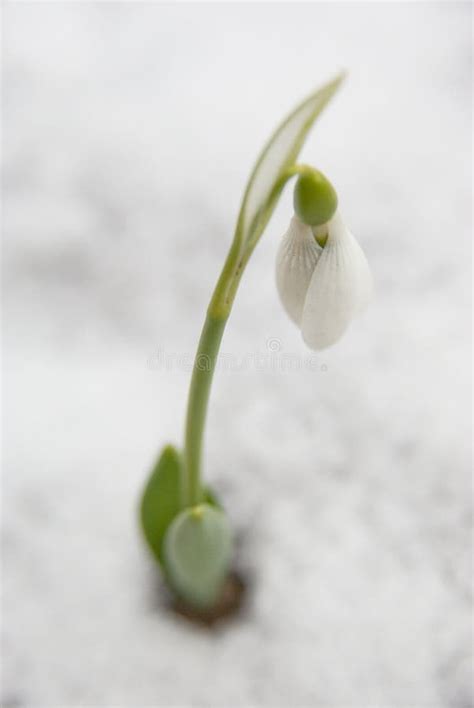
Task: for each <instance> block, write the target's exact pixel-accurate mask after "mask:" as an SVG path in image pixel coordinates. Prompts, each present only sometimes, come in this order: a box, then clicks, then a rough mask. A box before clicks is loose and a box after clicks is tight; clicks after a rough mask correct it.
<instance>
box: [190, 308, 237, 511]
mask: <svg viewBox="0 0 474 708" xmlns="http://www.w3.org/2000/svg"><path fill="white" fill-rule="evenodd" d="M226 322H227V317H224V318H220V319H219V318H215V317H213V316H212V315H211V314H210V313H208V315H207V317H206V320H205V322H204V327H203V330H202V334H201V338H200V340H199V344H198V349H197V352H196V357H195V360H194V366H193V374H192V378H191V387H190V389H189V400H188V410H187V414H186V431H185V445H184V470H185V474H184V480H183V486H184V489H183V502H184V505H185V506H194V505H196V504H199V503H200V502H201V501H202V489H201V457H202V439H203V432H204V424H205V422H206V413H207V404H208V401H209V394H210V391H211V383H212V377H213V375H214V370H215V366H216V360H217V354H218V351H219V346H220V343H221V339H222V335H223V333H224V329H225V325H226Z"/></svg>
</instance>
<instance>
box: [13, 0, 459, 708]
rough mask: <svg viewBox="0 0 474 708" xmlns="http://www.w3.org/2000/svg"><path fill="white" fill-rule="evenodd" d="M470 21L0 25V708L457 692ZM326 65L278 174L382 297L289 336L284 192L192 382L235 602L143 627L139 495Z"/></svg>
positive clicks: (171, 18) (174, 16) (102, 16)
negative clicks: (279, 273) (270, 180)
mask: <svg viewBox="0 0 474 708" xmlns="http://www.w3.org/2000/svg"><path fill="white" fill-rule="evenodd" d="M470 14H471V10H470V6H469V5H468V4H467V3H466V4H462V3H449V4H448V3H446V4H435V3H432V4H431V3H430V4H427V3H419V4H408V3H391V4H374V3H341V4H339V3H334V4H326V3H320V4H319V3H316V4H292V5H290V4H278V5H273V4H267V3H265V4H242V5H236V4H229V5H217V4H193V5H190V4H159V3H156V4H155V3H131V2H130V3H105V2H104V3H85V4H79V3H48V4H46V3H38V4H34V3H30V4H26V3H15V4H13V3H11V4H9V5H6V6H5V7H4V23H5V32H4V70H5V76H4V110H3V123H4V229H5V238H4V248H3V264H4V292H5V306H4V343H5V348H4V414H5V415H4V440H5V442H4V480H3V526H4V531H3V563H4V579H3V603H4V613H3V615H4V619H3V634H4V640H3V641H4V646H3V656H4V681H3V684H4V685H3V693H4V696H3V705H4V706H5V708H14V707H15V708H18V707H19V706H23V707H25V708H26V707H28V708H30V707H31V708H33V707H36V706H64V707H69V706H101V707H102V706H107V707H109V706H123V707H127V708H138V707H140V706H148V707H150V706H160V707H165V706H181V707H186V708H187V707H188V706H202V707H205V708H214V707H215V708H231V707H234V706H235V707H237V706H238V707H242V708H254V707H260V706H262V707H263V706H268V707H269V708H270V707H272V708H273V707H277V706H281V707H285V708H287V707H289V706H292V707H294V708H309V707H310V706H311V707H313V706H315V707H317V708H368V707H369V706H370V707H371V708H372V707H374V708H375V706H377V707H378V708H401V707H403V708H409V707H416V708H422V707H428V706H430V708H434V707H436V708H441V707H443V708H445V707H446V708H448V707H453V708H467V706H469V705H472V700H473V693H472V685H471V678H470V668H471V665H470V658H469V652H470V631H469V626H470V618H471V605H470V601H471V580H470V576H471V571H472V567H471V560H470V558H471V545H470V510H471V509H470V504H471V502H470V497H471V494H470V492H471V481H470V451H471V450H470V407H469V395H468V384H469V381H470V344H469V319H468V318H469V314H470V299H469V284H470V271H469V263H468V260H469V258H468V257H469V254H470V232H471V220H470V178H471V164H470V148H471V143H470V90H471V68H470V53H471V45H470V41H471V38H470ZM341 67H347V68H348V69H349V71H350V76H349V79H348V81H347V84H346V86H345V87H344V89H343V90H342V91H341V94H340V95H339V96H338V97H337V98H336V99H335V101H334V103H333V104H332V105H331V107H330V108H329V109H328V110H327V112H326V113H325V115H324V116H323V117H322V118H321V120H320V122H319V123H318V125H317V126H316V129H315V131H314V133H313V134H312V137H311V138H310V140H309V141H308V143H307V145H306V146H305V148H304V150H303V154H302V160H303V161H305V162H308V163H312V164H314V165H315V166H317V167H318V168H319V169H321V170H322V171H323V172H325V173H326V174H327V175H328V176H329V178H330V179H331V181H332V182H333V184H335V185H336V187H337V189H338V193H339V198H340V204H341V209H343V213H344V216H345V219H346V221H347V222H348V224H349V226H350V228H351V230H352V231H353V232H354V233H355V234H356V236H357V237H358V238H359V240H360V242H361V244H362V245H363V248H364V250H365V252H366V253H367V256H368V258H369V261H370V263H371V266H372V268H373V272H374V276H375V281H376V291H377V292H376V298H375V300H374V303H373V304H372V306H371V307H370V309H369V310H368V312H367V313H366V314H365V315H364V316H363V317H362V318H361V319H359V320H357V321H355V322H354V324H353V325H352V326H351V329H350V331H349V332H348V333H347V335H346V336H345V338H344V339H343V340H342V341H341V343H340V344H338V345H336V346H335V347H333V348H332V349H329V350H327V351H324V352H320V353H318V354H314V355H313V354H312V353H311V352H310V351H309V350H307V349H306V347H305V346H304V344H303V342H302V341H301V338H300V335H299V333H298V332H297V330H296V328H295V327H294V326H293V325H292V323H291V322H290V321H289V320H288V319H287V318H286V316H285V314H284V312H283V310H282V308H281V306H280V304H279V302H278V296H277V293H276V288H275V285H274V273H273V269H274V259H275V255H276V250H277V247H278V243H279V238H280V236H281V235H282V234H283V232H284V231H285V230H286V228H287V225H288V222H289V219H290V216H291V190H288V193H285V195H284V197H283V199H282V201H281V204H280V205H279V207H278V209H277V211H276V213H275V215H274V217H273V219H272V221H271V223H270V225H269V227H268V229H267V232H266V233H265V234H264V237H263V239H262V242H261V244H260V245H259V247H258V248H257V250H256V252H255V254H254V256H253V257H252V260H251V262H250V265H249V267H248V271H247V273H246V274H245V276H244V279H243V281H242V285H241V290H240V292H239V294H238V296H237V300H236V303H235V308H234V311H233V314H232V317H231V319H230V321H229V325H228V329H227V331H226V333H225V336H224V341H223V345H222V348H223V352H224V353H225V354H227V355H228V360H229V358H230V361H231V363H232V362H233V365H227V366H221V367H220V370H219V371H218V373H217V375H216V380H215V385H214V387H213V393H212V400H211V407H210V412H209V420H208V428H207V437H206V471H207V478H208V479H209V480H211V482H212V483H213V484H214V486H215V488H216V490H217V491H218V493H219V495H220V497H221V499H222V501H223V503H224V504H225V506H226V508H227V509H228V511H229V514H230V516H231V518H232V521H233V524H234V527H235V528H236V529H237V534H238V554H237V555H238V558H237V562H238V565H239V567H240V568H241V569H242V571H243V572H244V573H246V575H247V578H248V581H249V585H250V590H249V593H248V597H247V604H246V607H245V609H244V612H243V613H242V615H241V616H240V617H239V618H236V619H235V620H234V621H232V622H229V623H227V624H222V625H221V626H219V627H218V628H217V629H216V630H215V631H213V632H209V631H207V630H204V629H200V628H198V627H195V626H193V625H191V624H189V623H188V622H187V621H186V620H184V619H179V618H177V617H176V616H174V615H172V614H170V613H169V612H168V611H167V610H166V606H165V604H166V602H165V596H164V595H163V593H162V591H161V589H160V586H159V582H158V581H157V579H156V574H155V570H154V567H153V564H152V563H151V561H150V559H149V557H148V555H147V553H146V549H145V548H144V546H143V544H142V541H141V538H140V536H139V533H138V529H137V524H136V505H137V499H138V495H139V493H140V490H141V488H142V485H143V483H144V480H145V478H146V475H147V472H148V470H149V468H150V465H151V464H152V463H153V460H154V458H155V456H156V455H157V453H158V451H159V449H160V448H161V446H162V445H163V444H165V443H166V442H168V441H174V442H176V443H179V442H180V440H181V438H182V426H183V415H184V408H185V402H186V394H187V385H188V382H189V365H190V360H191V357H192V354H193V352H194V348H195V346H196V340H197V337H198V335H199V329H200V327H201V324H202V320H203V317H204V312H205V308H206V305H207V301H208V298H209V295H210V292H211V289H212V287H213V284H214V282H215V279H216V277H217V274H218V272H219V269H220V267H221V264H222V262H223V259H224V256H225V253H226V249H227V247H228V245H229V243H230V239H231V235H232V228H233V224H234V221H235V217H236V213H237V209H238V205H239V199H240V197H241V193H242V189H243V187H244V184H245V180H246V178H247V175H248V173H249V170H250V168H251V165H252V162H253V160H254V159H255V156H256V154H257V152H258V150H259V149H260V147H261V146H262V144H263V142H264V141H265V140H266V139H267V137H268V135H269V133H270V131H271V130H272V128H273V127H274V125H275V123H276V122H278V121H279V120H280V118H281V117H282V116H283V115H284V114H285V113H286V112H287V111H288V110H289V109H290V108H291V106H292V105H293V104H294V103H295V102H296V101H297V100H299V99H300V98H302V97H303V96H304V95H305V94H306V93H308V92H309V91H310V90H311V89H312V88H314V87H315V86H317V85H318V83H322V82H323V81H325V80H326V79H327V78H329V77H330V76H331V75H333V74H334V73H335V72H336V71H337V70H339V69H340V68H341ZM288 354H293V355H294V356H295V357H296V358H297V359H296V360H297V361H299V362H300V365H299V366H298V367H297V370H294V371H283V370H282V363H281V362H282V357H283V356H284V355H288ZM164 357H167V359H166V361H167V364H166V365H165V364H164V363H163V362H164V360H165V359H164ZM232 357H233V358H232ZM243 361H244V364H242V362H243ZM245 362H246V363H245Z"/></svg>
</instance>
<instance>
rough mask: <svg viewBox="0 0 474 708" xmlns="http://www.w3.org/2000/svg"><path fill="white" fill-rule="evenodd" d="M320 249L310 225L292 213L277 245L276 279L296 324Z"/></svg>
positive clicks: (287, 309)
mask: <svg viewBox="0 0 474 708" xmlns="http://www.w3.org/2000/svg"><path fill="white" fill-rule="evenodd" d="M322 252H323V249H322V248H321V246H319V245H318V243H317V242H316V240H315V238H314V236H313V233H312V231H311V228H310V227H309V226H306V225H305V224H303V222H302V221H300V220H299V219H298V217H297V216H294V217H293V218H292V220H291V222H290V226H289V228H288V231H287V232H286V234H285V235H284V236H283V240H282V242H281V244H280V248H279V249H278V254H277V259H276V283H277V288H278V293H279V295H280V299H281V301H282V303H283V307H284V308H285V310H286V311H287V313H288V314H289V316H290V317H291V319H292V320H293V321H294V322H296V324H298V325H299V324H300V322H301V316H302V313H303V305H304V301H305V297H306V292H307V290H308V286H309V283H310V280H311V276H312V275H313V271H314V268H315V266H316V263H317V262H318V259H319V257H320V255H321V253H322Z"/></svg>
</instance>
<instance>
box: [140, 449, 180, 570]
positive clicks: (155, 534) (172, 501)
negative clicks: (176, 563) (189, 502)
mask: <svg viewBox="0 0 474 708" xmlns="http://www.w3.org/2000/svg"><path fill="white" fill-rule="evenodd" d="M181 464H182V463H181V457H180V455H179V453H178V451H177V450H176V448H175V447H173V446H172V445H167V446H166V447H165V448H164V449H163V451H162V453H161V455H160V457H159V458H158V461H157V463H156V465H155V467H154V468H153V470H152V472H151V475H150V477H149V479H148V482H147V484H146V486H145V489H144V491H143V496H142V500H141V505H140V521H141V526H142V529H143V532H144V534H145V538H146V540H147V542H148V545H149V547H150V549H151V551H152V553H153V555H154V556H155V558H156V559H157V560H158V561H159V562H160V563H161V562H162V548H163V538H164V535H165V532H166V529H167V528H168V526H169V525H170V523H171V522H172V521H173V519H174V517H175V516H176V515H177V514H178V513H179V510H180V494H181V481H180V474H181Z"/></svg>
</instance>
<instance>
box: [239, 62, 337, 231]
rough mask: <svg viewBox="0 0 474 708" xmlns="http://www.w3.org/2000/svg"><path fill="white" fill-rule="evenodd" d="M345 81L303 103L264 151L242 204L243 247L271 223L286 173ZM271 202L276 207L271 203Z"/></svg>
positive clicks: (271, 139)
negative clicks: (273, 197)
mask: <svg viewBox="0 0 474 708" xmlns="http://www.w3.org/2000/svg"><path fill="white" fill-rule="evenodd" d="M343 79H344V73H341V74H339V75H338V76H337V77H336V78H335V79H333V80H332V81H330V82H329V83H327V84H325V85H324V86H322V87H321V88H320V89H318V90H317V91H316V92H314V93H312V94H311V95H310V96H309V97H308V98H306V99H305V100H304V101H303V102H302V103H300V104H299V105H298V106H297V107H296V108H295V109H294V110H293V111H292V113H290V115H289V116H288V117H287V118H286V119H285V120H284V121H283V122H282V123H281V124H280V125H279V126H278V128H277V129H276V130H275V132H274V133H273V135H272V136H271V138H270V140H269V141H268V143H267V144H266V146H265V147H264V149H263V151H262V153H261V155H260V157H259V158H258V160H257V162H256V164H255V167H254V169H253V172H252V174H251V175H250V179H249V181H248V184H247V187H246V190H245V194H244V198H243V200H242V206H241V209H240V213H239V219H238V225H237V236H236V238H237V239H238V240H239V242H240V244H245V243H246V242H248V241H249V240H250V241H252V240H255V234H254V231H255V229H258V230H259V231H260V233H261V231H262V230H263V228H264V226H265V225H266V223H267V222H268V220H269V219H270V216H271V214H272V212H273V209H274V208H275V205H276V201H277V200H276V199H273V200H272V196H273V195H274V194H275V189H276V188H277V186H278V183H279V181H280V180H281V178H282V176H283V175H284V173H285V171H286V170H287V169H288V168H289V167H291V166H292V165H293V164H294V162H295V160H296V158H297V157H298V154H299V152H300V150H301V148H302V147H303V144H304V141H305V139H306V137H307V135H308V133H309V131H310V129H311V127H312V126H313V124H314V122H315V120H316V118H317V117H318V116H319V115H320V113H321V112H322V111H323V109H324V108H325V107H326V106H327V104H328V103H329V101H330V100H331V98H332V97H333V95H334V94H335V93H336V91H337V89H338V88H339V86H340V84H341V82H342V81H343ZM272 201H273V203H270V202H272ZM263 214H264V217H265V218H264V222H265V223H263V224H262V220H261V219H260V218H259V217H260V216H261V215H263ZM258 235H260V234H258ZM258 235H257V238H258Z"/></svg>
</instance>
